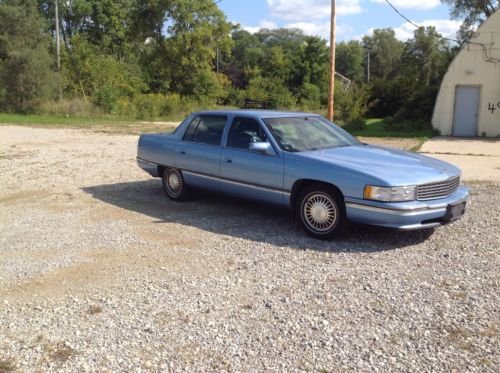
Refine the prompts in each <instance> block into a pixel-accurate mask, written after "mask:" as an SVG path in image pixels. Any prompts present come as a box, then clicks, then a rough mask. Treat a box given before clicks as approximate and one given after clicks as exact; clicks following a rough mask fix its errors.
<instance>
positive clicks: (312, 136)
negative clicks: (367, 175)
mask: <svg viewBox="0 0 500 373" xmlns="http://www.w3.org/2000/svg"><path fill="white" fill-rule="evenodd" d="M264 122H265V123H266V125H267V126H268V128H269V130H270V131H271V133H272V134H273V136H274V138H275V139H276V141H277V142H278V144H279V146H280V147H281V148H282V149H283V150H285V151H288V152H304V151H308V150H320V149H327V148H337V147H341V146H351V145H359V144H360V142H359V141H358V140H356V139H355V138H354V137H352V136H351V135H349V134H348V133H347V132H346V131H344V130H343V129H341V128H340V127H338V126H336V125H335V124H333V123H331V122H329V121H327V120H326V119H323V118H322V117H288V118H285V117H284V118H267V119H264Z"/></svg>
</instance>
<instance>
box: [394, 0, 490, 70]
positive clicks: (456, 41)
mask: <svg viewBox="0 0 500 373" xmlns="http://www.w3.org/2000/svg"><path fill="white" fill-rule="evenodd" d="M385 2H386V3H387V4H388V5H389V6H390V7H391V8H392V9H393V10H394V11H395V12H396V13H397V14H398V15H399V16H400V17H401V18H403V19H404V20H405V21H406V22H408V23H409V24H410V25H412V26H414V27H415V28H417V29H420V28H422V26H419V25H417V24H416V23H415V22H413V21H412V20H411V19H409V18H408V17H407V16H405V15H404V14H403V13H401V12H400V11H399V10H398V9H397V8H396V7H395V6H394V5H392V4H391V2H390V1H389V0H385ZM429 34H430V35H431V36H434V37H435V38H439V39H442V40H447V41H452V42H454V43H457V44H459V45H460V44H461V42H460V41H459V40H457V39H452V38H447V37H444V36H442V35H440V34H437V33H435V32H433V31H431V32H430V33H429ZM463 43H465V44H471V45H479V46H481V47H482V48H483V59H484V60H485V61H486V62H493V63H497V62H500V59H498V58H494V57H492V56H489V55H488V48H487V47H491V46H492V45H493V44H484V43H477V42H473V41H463Z"/></svg>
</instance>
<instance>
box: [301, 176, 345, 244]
mask: <svg viewBox="0 0 500 373" xmlns="http://www.w3.org/2000/svg"><path fill="white" fill-rule="evenodd" d="M298 202H299V203H298V206H297V207H298V209H297V213H298V215H299V218H300V222H301V224H302V228H303V229H304V230H305V231H306V233H307V234H309V235H310V236H311V237H314V238H318V239H322V240H328V239H332V238H335V237H338V236H340V235H341V234H342V233H344V232H345V230H346V227H347V215H346V212H345V204H344V199H343V198H342V195H341V194H340V193H339V192H338V191H337V190H336V189H335V188H333V187H330V186H328V185H323V184H314V185H311V186H309V187H307V188H305V189H304V190H303V191H302V192H301V193H300V196H299V199H298Z"/></svg>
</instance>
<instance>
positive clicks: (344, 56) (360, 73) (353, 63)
mask: <svg viewBox="0 0 500 373" xmlns="http://www.w3.org/2000/svg"><path fill="white" fill-rule="evenodd" d="M365 55H366V52H365V49H364V47H363V45H362V44H361V42H359V41H357V40H351V41H349V42H340V43H337V45H336V46H335V70H336V71H337V72H339V73H340V74H342V75H344V76H345V77H347V78H348V79H351V80H354V81H355V82H358V83H362V82H363V80H364V62H365Z"/></svg>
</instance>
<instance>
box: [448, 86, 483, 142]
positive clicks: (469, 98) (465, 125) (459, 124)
mask: <svg viewBox="0 0 500 373" xmlns="http://www.w3.org/2000/svg"><path fill="white" fill-rule="evenodd" d="M479 89H480V88H479V87H467V86H457V88H456V90H455V112H454V114H453V136H463V137H473V136H476V134H477V115H478V112H479Z"/></svg>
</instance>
